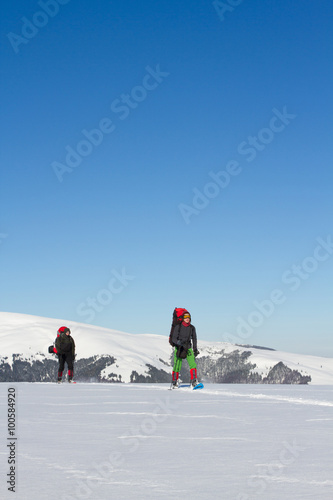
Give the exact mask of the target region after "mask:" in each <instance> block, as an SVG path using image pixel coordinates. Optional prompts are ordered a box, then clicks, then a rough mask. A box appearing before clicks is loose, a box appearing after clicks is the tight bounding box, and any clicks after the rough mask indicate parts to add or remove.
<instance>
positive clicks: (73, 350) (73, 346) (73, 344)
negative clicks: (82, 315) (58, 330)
mask: <svg viewBox="0 0 333 500" xmlns="http://www.w3.org/2000/svg"><path fill="white" fill-rule="evenodd" d="M71 341H72V354H73V358H75V342H74V339H73V338H72V337H71Z"/></svg>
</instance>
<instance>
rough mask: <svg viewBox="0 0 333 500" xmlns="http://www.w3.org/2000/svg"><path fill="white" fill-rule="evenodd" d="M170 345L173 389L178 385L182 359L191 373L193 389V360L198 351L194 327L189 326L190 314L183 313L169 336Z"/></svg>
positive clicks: (194, 380)
mask: <svg viewBox="0 0 333 500" xmlns="http://www.w3.org/2000/svg"><path fill="white" fill-rule="evenodd" d="M170 344H171V345H173V346H174V347H175V351H174V365H173V372H172V385H173V387H174V388H176V387H178V385H179V373H180V370H181V368H182V364H183V359H186V360H187V362H188V365H189V367H190V373H191V385H192V387H195V386H196V385H197V384H198V379H197V364H196V362H195V358H196V356H198V354H199V351H198V347H197V333H196V330H195V327H194V326H193V325H192V324H191V315H190V313H188V312H185V313H184V314H183V316H182V321H181V322H180V323H178V324H177V325H176V326H175V327H174V328H173V330H172V333H171V335H170ZM192 345H193V348H192Z"/></svg>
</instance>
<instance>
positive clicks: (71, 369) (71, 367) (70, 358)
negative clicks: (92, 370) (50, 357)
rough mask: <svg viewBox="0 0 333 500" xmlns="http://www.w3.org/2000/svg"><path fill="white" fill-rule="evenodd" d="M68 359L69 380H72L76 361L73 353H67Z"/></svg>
mask: <svg viewBox="0 0 333 500" xmlns="http://www.w3.org/2000/svg"><path fill="white" fill-rule="evenodd" d="M66 361H67V366H68V382H71V381H72V380H73V376H74V363H73V356H72V353H69V354H66Z"/></svg>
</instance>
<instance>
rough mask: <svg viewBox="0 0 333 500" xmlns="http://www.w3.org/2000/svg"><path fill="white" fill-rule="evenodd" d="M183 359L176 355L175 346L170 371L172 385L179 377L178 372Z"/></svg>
mask: <svg viewBox="0 0 333 500" xmlns="http://www.w3.org/2000/svg"><path fill="white" fill-rule="evenodd" d="M182 363H183V360H182V359H181V358H178V357H177V347H176V348H175V352H174V354H173V371H172V383H173V385H177V383H178V379H179V373H180V370H181V369H182Z"/></svg>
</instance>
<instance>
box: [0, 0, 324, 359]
mask: <svg viewBox="0 0 333 500" xmlns="http://www.w3.org/2000/svg"><path fill="white" fill-rule="evenodd" d="M224 5H228V6H229V7H228V9H224V7H223V2H219V3H217V2H211V1H205V0H197V1H196V2H193V1H189V0H184V1H182V2H178V1H175V0H168V1H166V0H165V1H164V0H162V1H160V2H154V1H144V2H140V3H139V2H137V1H133V0H129V1H127V2H121V1H113V2H106V1H104V2H103V1H94V2H93V1H84V0H83V1H80V2H78V1H77V0H68V1H66V0H62V1H61V2H60V1H57V2H56V0H51V1H49V2H47V1H45V2H43V1H41V2H37V1H32V0H25V1H23V0H19V1H17V2H15V3H8V2H7V4H6V6H4V8H3V15H2V25H1V38H2V62H3V64H2V79H1V96H2V97H1V107H2V116H3V120H2V130H1V142H2V153H1V163H2V168H1V196H0V203H1V214H0V263H1V272H0V275H1V285H2V286H1V309H2V310H3V311H8V312H18V313H26V314H34V315H40V316H46V317H53V318H66V319H67V320H68V322H69V323H70V321H79V322H89V323H91V324H95V325H98V326H104V327H108V328H113V329H118V330H123V331H126V332H131V333H158V334H163V335H168V333H169V329H170V322H171V315H172V310H173V308H174V307H176V306H177V307H186V308H188V309H189V310H190V312H191V313H192V320H193V323H194V324H195V326H196V327H197V333H198V337H199V345H200V339H205V340H214V341H223V340H230V341H234V342H235V343H241V344H255V345H264V346H269V347H273V348H276V349H280V350H285V351H291V352H299V353H306V354H315V355H323V356H333V345H332V335H331V331H332V317H331V310H332V277H333V249H332V240H333V231H332V217H331V216H332V180H333V175H332V156H333V155H332V120H331V113H332V92H331V82H332V76H333V75H332V72H333V71H332V64H331V61H332V60H333V47H332V41H333V40H332V28H333V26H332V18H333V17H332V14H333V7H332V5H331V3H330V2H324V1H318V2H315V3H314V2H313V1H310V0H295V1H293V2H292V3H291V2H289V1H286V0H282V1H274V0H267V1H264V2H263V1H259V0H252V1H246V0H244V1H243V2H241V1H240V2H235V1H233V2H230V3H228V1H226V2H224ZM59 326H60V325H59ZM92 341H93V339H92Z"/></svg>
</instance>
